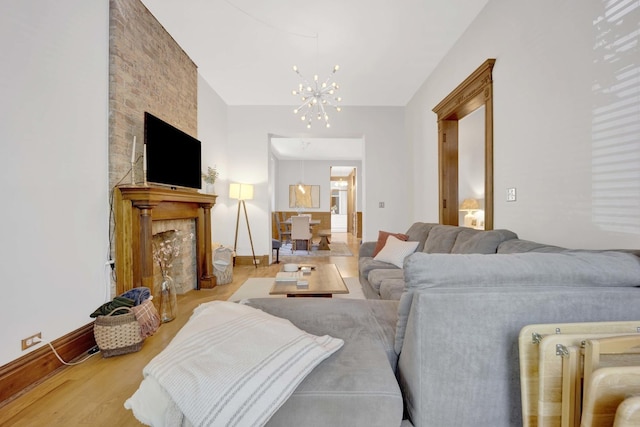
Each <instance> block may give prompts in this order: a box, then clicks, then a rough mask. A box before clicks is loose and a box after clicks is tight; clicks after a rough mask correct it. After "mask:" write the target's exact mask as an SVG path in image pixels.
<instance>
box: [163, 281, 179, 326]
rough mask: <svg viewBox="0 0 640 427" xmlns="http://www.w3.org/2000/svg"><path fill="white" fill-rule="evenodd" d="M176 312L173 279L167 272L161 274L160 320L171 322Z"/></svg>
mask: <svg viewBox="0 0 640 427" xmlns="http://www.w3.org/2000/svg"><path fill="white" fill-rule="evenodd" d="M177 314H178V299H177V297H176V287H175V285H174V283H173V279H172V278H171V276H169V275H168V274H167V273H163V274H162V283H161V285H160V320H161V321H162V323H166V322H171V321H172V320H173V319H175V318H176V315H177Z"/></svg>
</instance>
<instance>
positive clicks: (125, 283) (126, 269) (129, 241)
mask: <svg viewBox="0 0 640 427" xmlns="http://www.w3.org/2000/svg"><path fill="white" fill-rule="evenodd" d="M216 197H217V196H215V195H212V194H201V193H197V192H195V191H185V190H173V189H170V188H165V187H150V186H120V187H116V188H115V189H114V221H115V240H116V242H115V244H116V251H115V252H116V253H115V256H116V259H115V265H116V266H115V268H116V275H117V276H116V277H117V279H116V293H117V295H120V294H121V293H123V292H125V291H127V290H129V289H132V288H135V287H138V286H145V287H147V288H149V289H152V290H153V248H152V237H153V233H152V230H151V222H152V221H159V220H170V219H194V220H195V223H196V224H195V228H196V257H197V261H196V266H197V270H198V271H197V278H198V289H202V288H213V287H215V285H216V281H215V276H214V275H213V259H212V248H211V208H212V207H213V205H214V204H215V203H216Z"/></svg>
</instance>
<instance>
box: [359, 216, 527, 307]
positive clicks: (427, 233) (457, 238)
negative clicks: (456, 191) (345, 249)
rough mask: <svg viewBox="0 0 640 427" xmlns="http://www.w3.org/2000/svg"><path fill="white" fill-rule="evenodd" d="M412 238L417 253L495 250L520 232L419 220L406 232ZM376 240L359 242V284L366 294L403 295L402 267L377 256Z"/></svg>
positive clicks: (483, 252) (373, 295)
mask: <svg viewBox="0 0 640 427" xmlns="http://www.w3.org/2000/svg"><path fill="white" fill-rule="evenodd" d="M404 234H406V235H407V236H408V239H407V240H409V241H415V242H418V247H417V249H416V252H417V253H420V252H424V253H429V254H438V253H439V254H442V253H450V254H474V253H477V254H495V253H496V252H498V248H499V246H500V245H501V244H502V243H503V242H505V241H507V240H513V239H517V238H518V236H517V235H516V234H515V233H514V232H512V231H509V230H491V231H480V230H474V229H471V228H465V227H455V226H452V225H439V224H433V223H425V222H416V223H414V224H413V225H412V226H411V227H409V230H407V232H406V233H404ZM376 243H377V242H373V241H372V242H364V243H362V245H361V246H360V251H359V259H358V268H359V273H360V275H359V278H360V284H362V290H363V291H364V294H365V296H366V297H367V298H381V299H395V300H398V299H400V296H401V295H402V292H403V291H404V277H403V271H402V269H401V268H398V267H396V266H395V265H393V264H390V263H387V262H384V261H379V260H376V259H374V257H373V253H374V249H375V246H376Z"/></svg>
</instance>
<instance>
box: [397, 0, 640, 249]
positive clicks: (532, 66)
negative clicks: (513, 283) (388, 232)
mask: <svg viewBox="0 0 640 427" xmlns="http://www.w3.org/2000/svg"><path fill="white" fill-rule="evenodd" d="M606 3H607V2H604V1H602V0H588V1H585V0H569V1H564V2H556V1H552V0H542V1H537V2H528V1H524V0H517V1H513V0H491V1H490V2H489V3H488V4H487V6H486V7H485V9H484V10H483V11H482V12H481V13H480V14H479V15H478V17H477V19H476V20H475V21H474V22H473V24H472V25H471V26H470V27H469V28H468V30H467V31H466V32H465V33H464V35H463V36H462V37H461V38H460V40H458V42H457V43H456V45H455V46H454V47H453V49H452V50H451V51H450V52H449V53H448V55H447V56H446V57H445V58H444V60H443V61H442V62H441V63H440V64H439V66H438V67H437V68H436V70H435V71H434V72H433V73H432V74H431V75H430V76H429V78H428V79H427V80H426V81H425V83H424V84H423V86H422V87H421V88H420V90H419V91H418V92H417V93H416V95H415V96H414V98H413V99H412V100H411V102H410V103H409V105H408V106H407V118H406V123H407V135H408V137H409V139H410V145H411V147H412V149H413V157H414V160H413V163H414V169H415V170H414V177H413V181H414V182H415V183H416V186H415V187H414V189H413V197H414V198H415V200H416V205H415V206H414V209H413V217H414V219H419V220H437V218H438V202H437V201H438V175H437V155H438V154H437V125H436V116H435V114H434V113H432V112H431V109H432V108H433V107H434V106H435V105H437V104H438V103H439V102H440V101H441V100H442V99H443V98H444V97H445V96H446V95H447V94H448V93H449V92H450V91H451V90H452V89H454V88H455V87H456V86H457V85H458V84H459V83H461V82H462V81H463V80H464V79H465V78H466V77H467V76H468V75H469V74H470V73H471V72H472V71H473V70H475V69H476V68H477V67H478V66H479V65H480V64H481V63H482V62H484V61H485V60H486V59H487V58H496V64H495V68H494V72H493V79H494V150H495V155H494V174H495V178H494V191H495V205H494V208H495V228H508V229H511V230H513V231H515V232H516V233H518V235H519V236H520V237H521V238H523V239H528V240H535V241H539V242H544V243H548V244H556V245H561V246H565V247H578V248H610V247H616V248H638V247H640V214H638V212H640V175H639V172H638V171H640V146H639V145H638V133H639V131H640V90H639V87H640V81H639V80H640V79H639V78H638V69H639V67H640V43H638V35H637V33H636V35H635V36H633V37H631V42H630V43H619V44H617V45H611V43H612V41H615V40H620V39H619V37H621V36H624V35H627V34H630V33H632V32H633V31H637V22H638V16H639V13H640V10H639V9H640V7H639V6H638V3H637V2H631V3H630V4H628V5H627V8H628V9H630V10H632V11H631V12H630V13H629V14H628V15H626V16H625V17H624V19H622V20H619V21H617V22H613V21H614V20H616V19H617V18H618V17H619V14H620V13H621V12H624V10H625V8H621V9H620V10H617V11H615V12H614V11H613V10H608V11H606V12H607V18H603V17H604V16H605V4H606ZM634 8H635V9H634ZM605 33H606V37H604V36H603V35H604V34H605ZM600 43H604V46H603V47H598V46H599V44H600ZM603 52H607V53H608V54H613V55H615V56H614V58H615V59H618V61H613V60H609V59H607V58H605V56H604V53H603ZM621 66H626V67H627V68H626V70H621V69H620V67H621ZM622 71H627V75H625V74H624V73H623V72H622ZM634 73H635V74H634ZM629 76H631V77H629ZM633 76H635V77H633ZM634 78H635V81H634ZM601 87H602V88H604V90H602V89H600V88H601ZM625 90H626V91H627V92H628V93H626V94H625V92H624V91H625ZM604 92H608V93H607V94H605V93H604ZM621 103H622V104H625V105H626V106H625V107H624V108H623V107H620V104H621ZM616 105H617V107H616ZM603 112H605V113H609V114H610V115H609V116H606V115H605V114H603ZM616 181H617V184H615V182H616ZM418 183H420V185H417V184H418ZM612 184H615V185H612ZM508 187H516V188H517V192H518V200H517V201H516V202H511V203H507V202H506V189H507V188H508Z"/></svg>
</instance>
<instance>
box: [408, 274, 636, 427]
mask: <svg viewBox="0 0 640 427" xmlns="http://www.w3.org/2000/svg"><path fill="white" fill-rule="evenodd" d="M639 304H640V289H638V288H633V287H627V288H603V287H590V286H585V287H563V286H549V287H544V286H541V287H535V288H533V287H520V286H516V287H509V286H506V287H505V286H503V287H484V288H466V289H465V288H431V289H425V290H419V291H417V292H416V293H415V294H414V301H413V304H412V306H411V311H410V314H409V319H408V324H407V329H406V335H405V340H404V345H403V347H402V352H401V354H400V360H399V365H398V366H399V378H400V385H401V388H402V391H403V396H404V397H405V404H406V408H407V413H408V415H409V418H410V420H411V421H412V423H413V424H414V425H415V426H427V425H434V426H435V425H458V426H467V425H469V426H470V425H482V426H489V425H491V426H508V425H521V424H522V407H521V401H520V367H519V359H518V336H519V333H520V330H521V329H522V328H523V327H524V326H526V325H530V324H540V323H567V322H595V321H598V322H601V321H633V320H637V307H638V306H639Z"/></svg>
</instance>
